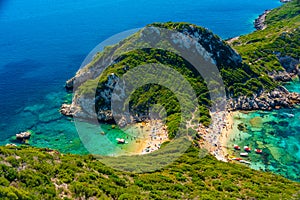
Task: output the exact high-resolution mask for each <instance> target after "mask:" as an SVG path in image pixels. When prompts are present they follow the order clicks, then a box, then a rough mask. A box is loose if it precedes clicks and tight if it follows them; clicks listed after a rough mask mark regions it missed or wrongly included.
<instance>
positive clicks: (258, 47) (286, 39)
mask: <svg viewBox="0 0 300 200" xmlns="http://www.w3.org/2000/svg"><path fill="white" fill-rule="evenodd" d="M266 24H267V28H266V29H265V30H261V31H255V32H253V33H251V34H248V35H245V36H241V37H239V39H238V40H235V41H234V42H233V43H232V46H233V48H234V49H236V50H237V51H238V52H239V54H240V55H241V56H242V57H243V60H244V61H245V62H246V63H248V64H249V65H250V66H251V68H252V69H253V70H255V71H258V72H259V73H263V72H268V71H273V70H278V71H280V70H283V68H282V66H281V65H280V63H279V60H278V58H277V57H276V55H275V53H276V54H278V53H280V55H281V56H290V57H293V58H296V59H299V58H300V48H299V46H300V4H299V1H298V2H297V1H293V2H290V3H287V4H284V5H283V6H281V7H280V8H277V9H274V10H273V11H272V12H271V13H269V14H268V15H267V17H266Z"/></svg>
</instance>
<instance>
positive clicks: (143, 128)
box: [128, 120, 169, 155]
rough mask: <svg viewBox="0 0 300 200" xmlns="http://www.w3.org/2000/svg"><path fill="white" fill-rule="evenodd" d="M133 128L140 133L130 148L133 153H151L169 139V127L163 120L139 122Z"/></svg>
mask: <svg viewBox="0 0 300 200" xmlns="http://www.w3.org/2000/svg"><path fill="white" fill-rule="evenodd" d="M131 129H133V130H134V131H135V132H137V133H138V135H137V137H136V140H135V141H134V143H132V145H130V147H129V148H128V151H129V152H130V154H133V155H139V154H147V153H151V152H153V151H155V150H158V149H159V148H160V146H161V144H162V143H164V142H166V141H169V139H168V132H167V127H166V126H165V124H164V123H163V122H162V121H161V120H150V121H148V122H142V123H137V124H135V125H133V126H132V127H131Z"/></svg>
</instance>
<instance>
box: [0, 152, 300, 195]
mask: <svg viewBox="0 0 300 200" xmlns="http://www.w3.org/2000/svg"><path fill="white" fill-rule="evenodd" d="M0 153H1V157H0V171H1V177H0V185H1V186H0V197H1V199H10V200H12V199H59V198H65V199H75V198H77V199H237V198H239V199H299V198H300V193H299V191H300V184H299V183H295V182H292V181H289V180H287V179H285V178H283V177H280V176H277V175H274V174H270V173H267V172H259V171H255V170H252V169H249V168H246V167H244V166H242V165H238V164H230V163H223V162H219V161H217V160H216V159H215V158H213V157H212V156H207V157H205V158H202V159H200V158H199V150H198V149H196V148H190V149H189V150H188V151H187V152H186V153H185V154H184V155H183V156H181V157H180V158H179V159H178V160H177V161H176V162H174V163H172V164H171V165H170V166H168V167H166V168H164V169H162V170H160V171H157V172H154V173H145V174H134V173H125V172H118V171H115V170H112V169H110V168H108V167H107V166H105V165H103V164H102V163H100V162H99V161H97V160H96V159H94V158H93V157H92V156H78V155H70V154H66V155H62V154H60V153H58V152H56V151H51V150H47V149H35V148H31V147H23V148H20V147H18V148H15V147H13V148H9V147H1V148H0Z"/></svg>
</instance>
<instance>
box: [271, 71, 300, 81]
mask: <svg viewBox="0 0 300 200" xmlns="http://www.w3.org/2000/svg"><path fill="white" fill-rule="evenodd" d="M269 76H270V77H271V78H273V79H274V80H275V81H280V82H289V81H292V79H293V77H294V76H295V74H291V73H288V72H286V71H279V72H271V73H269Z"/></svg>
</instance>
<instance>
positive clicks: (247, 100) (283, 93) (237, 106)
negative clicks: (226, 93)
mask: <svg viewBox="0 0 300 200" xmlns="http://www.w3.org/2000/svg"><path fill="white" fill-rule="evenodd" d="M299 103H300V94H298V93H290V92H288V91H287V90H286V89H285V88H284V87H279V88H278V89H275V90H274V91H272V92H264V93H262V94H261V95H254V96H253V97H246V96H241V97H239V98H237V99H230V101H229V110H232V111H234V110H272V109H280V108H292V107H294V105H295V104H299Z"/></svg>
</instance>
